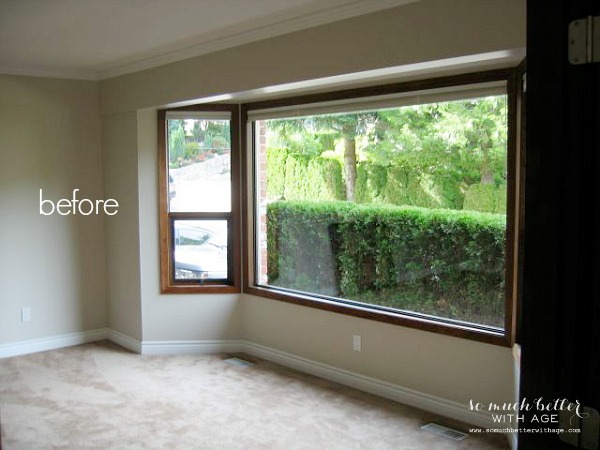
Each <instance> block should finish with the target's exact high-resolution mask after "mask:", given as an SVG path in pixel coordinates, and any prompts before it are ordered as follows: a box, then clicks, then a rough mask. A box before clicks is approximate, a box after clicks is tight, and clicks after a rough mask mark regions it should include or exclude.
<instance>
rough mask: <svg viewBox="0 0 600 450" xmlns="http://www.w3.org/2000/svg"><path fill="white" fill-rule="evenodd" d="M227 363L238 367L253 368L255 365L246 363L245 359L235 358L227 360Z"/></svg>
mask: <svg viewBox="0 0 600 450" xmlns="http://www.w3.org/2000/svg"><path fill="white" fill-rule="evenodd" d="M225 362H226V363H229V364H232V365H234V366H238V367H252V366H253V365H254V363H251V362H250V361H246V360H245V359H241V358H235V357H233V358H227V359H226V360H225Z"/></svg>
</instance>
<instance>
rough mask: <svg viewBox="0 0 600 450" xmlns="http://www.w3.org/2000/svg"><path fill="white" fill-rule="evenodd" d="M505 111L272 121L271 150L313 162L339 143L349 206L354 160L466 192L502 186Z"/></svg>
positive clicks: (449, 105)
mask: <svg viewBox="0 0 600 450" xmlns="http://www.w3.org/2000/svg"><path fill="white" fill-rule="evenodd" d="M506 111H507V106H506V96H495V97H486V98H477V99H467V100H459V101H448V102H438V103H431V104H423V105H413V106H405V107H399V108H390V109H381V110H378V111H376V112H357V113H351V114H328V115H318V116H317V115H315V116H306V117H300V118H294V119H275V120H270V121H269V129H270V130H272V131H275V132H276V135H277V136H276V137H277V139H276V142H275V143H274V144H275V145H281V146H282V147H285V148H286V149H287V150H288V151H291V152H293V153H299V154H302V155H308V156H318V155H320V154H322V153H323V152H325V151H326V150H332V149H334V148H335V143H336V142H338V143H341V144H342V145H343V160H342V165H343V173H344V182H345V188H346V199H347V200H349V201H354V199H355V193H356V176H357V162H358V160H359V159H360V160H363V161H369V162H371V163H374V164H377V165H379V166H383V167H390V166H400V167H403V168H406V169H408V170H410V171H411V173H413V174H414V177H415V178H417V179H421V178H427V177H429V179H430V180H431V179H436V180H443V181H442V184H444V185H448V186H450V185H454V186H461V189H463V192H464V189H466V187H467V186H469V185H472V184H477V183H481V184H488V185H491V184H500V183H502V181H503V180H504V179H505V178H506V129H507V128H506ZM432 177H433V178H432ZM457 189H458V187H457V188H455V190H456V192H457V193H458V195H460V191H458V190H457ZM455 195H456V194H455Z"/></svg>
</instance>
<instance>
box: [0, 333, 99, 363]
mask: <svg viewBox="0 0 600 450" xmlns="http://www.w3.org/2000/svg"><path fill="white" fill-rule="evenodd" d="M109 333H110V330H109V329H108V328H99V329H97V330H90V331H81V332H78V333H69V334H61V335H58V336H50V337H45V338H40V339H30V340H27V341H19V342H11V343H10V344H0V358H8V357H11V356H19V355H27V354H29V353H37V352H45V351H47V350H55V349H58V348H63V347H71V346H73V345H80V344H86V343H88V342H95V341H101V340H103V339H108V338H109Z"/></svg>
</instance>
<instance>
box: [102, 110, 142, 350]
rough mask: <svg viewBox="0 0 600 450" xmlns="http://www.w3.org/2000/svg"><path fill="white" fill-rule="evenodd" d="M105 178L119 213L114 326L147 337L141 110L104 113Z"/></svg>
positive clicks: (110, 256) (112, 233)
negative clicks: (140, 176) (140, 172)
mask: <svg viewBox="0 0 600 450" xmlns="http://www.w3.org/2000/svg"><path fill="white" fill-rule="evenodd" d="M102 146H103V161H104V183H105V191H104V192H105V195H106V197H107V198H114V199H117V200H118V202H119V205H120V208H119V213H118V214H116V215H114V216H111V217H106V219H105V220H106V243H105V247H106V294H107V295H106V302H107V304H108V311H109V326H110V328H111V329H113V330H115V331H118V332H119V333H123V334H125V335H127V336H129V337H132V338H134V339H138V340H141V339H142V312H141V310H142V308H141V287H140V246H139V242H140V231H139V211H138V184H137V180H138V167H137V116H136V113H135V112H132V113H124V114H116V115H112V116H105V117H103V118H102Z"/></svg>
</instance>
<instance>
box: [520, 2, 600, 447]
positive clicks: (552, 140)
mask: <svg viewBox="0 0 600 450" xmlns="http://www.w3.org/2000/svg"><path fill="white" fill-rule="evenodd" d="M527 14H528V18H527V24H528V31H527V101H526V127H527V128H526V180H525V201H524V211H525V217H524V233H523V267H522V283H523V284H522V291H521V292H522V296H521V299H520V302H521V303H520V320H519V332H518V341H519V343H520V344H521V345H522V359H521V393H520V396H521V400H522V401H523V400H525V401H527V402H531V401H534V400H536V399H538V398H543V399H544V401H554V400H556V399H562V398H566V399H569V400H571V401H576V400H577V401H579V402H580V403H581V404H582V405H586V406H589V407H592V408H595V409H600V146H599V142H600V114H599V113H600V63H590V64H584V65H572V64H570V63H569V60H568V46H569V39H568V26H569V23H570V22H571V21H572V20H575V19H580V18H585V17H588V16H594V15H599V14H600V1H597V0H564V1H555V0H528V4H527ZM596 32H597V33H600V30H596ZM532 416H533V412H531V411H530V412H529V413H527V414H526V415H525V423H521V426H522V427H524V428H530V429H533V428H537V429H542V428H558V426H556V424H544V423H535V422H534V423H532V422H531V420H532ZM584 420H585V419H584ZM519 448H520V449H521V450H540V449H543V450H551V449H569V448H575V447H573V446H571V445H569V444H565V443H563V442H561V440H560V439H559V438H558V437H557V436H556V435H555V434H552V433H535V434H532V433H520V436H519Z"/></svg>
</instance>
